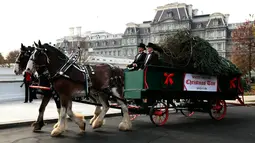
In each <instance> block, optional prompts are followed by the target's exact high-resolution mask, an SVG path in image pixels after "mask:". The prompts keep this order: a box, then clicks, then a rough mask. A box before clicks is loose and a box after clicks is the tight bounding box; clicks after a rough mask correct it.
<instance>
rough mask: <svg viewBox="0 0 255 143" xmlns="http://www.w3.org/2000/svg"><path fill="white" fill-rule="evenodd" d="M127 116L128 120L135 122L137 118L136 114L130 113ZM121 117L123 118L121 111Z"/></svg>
mask: <svg viewBox="0 0 255 143" xmlns="http://www.w3.org/2000/svg"><path fill="white" fill-rule="evenodd" d="M128 114H129V118H130V120H131V121H133V120H135V119H136V118H137V117H138V116H139V115H138V114H134V113H132V112H128ZM121 116H122V117H123V112H122V110H121Z"/></svg>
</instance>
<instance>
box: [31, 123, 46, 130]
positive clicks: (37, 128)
mask: <svg viewBox="0 0 255 143" xmlns="http://www.w3.org/2000/svg"><path fill="white" fill-rule="evenodd" d="M45 125H46V123H44V122H34V123H32V124H31V126H32V127H34V129H33V132H38V131H41V129H42V127H43V126H45Z"/></svg>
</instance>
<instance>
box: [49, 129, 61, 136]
mask: <svg viewBox="0 0 255 143" xmlns="http://www.w3.org/2000/svg"><path fill="white" fill-rule="evenodd" d="M63 132H64V131H61V130H60V129H59V128H55V129H53V130H52V132H51V136H52V137H57V136H59V135H61V134H62V133H63Z"/></svg>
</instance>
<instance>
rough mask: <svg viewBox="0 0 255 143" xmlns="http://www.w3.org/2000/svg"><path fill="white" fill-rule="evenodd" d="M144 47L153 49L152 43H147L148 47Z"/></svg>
mask: <svg viewBox="0 0 255 143" xmlns="http://www.w3.org/2000/svg"><path fill="white" fill-rule="evenodd" d="M146 47H150V48H154V44H153V43H148V45H147V46H146Z"/></svg>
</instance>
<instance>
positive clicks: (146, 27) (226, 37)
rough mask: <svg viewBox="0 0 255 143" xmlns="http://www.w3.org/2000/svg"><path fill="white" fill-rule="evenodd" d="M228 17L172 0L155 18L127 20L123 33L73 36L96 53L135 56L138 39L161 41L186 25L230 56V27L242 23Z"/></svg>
mask: <svg viewBox="0 0 255 143" xmlns="http://www.w3.org/2000/svg"><path fill="white" fill-rule="evenodd" d="M228 19H229V14H222V13H212V14H203V15H199V14H198V10H197V9H193V6H192V5H187V4H185V3H171V4H167V5H164V6H159V7H157V9H156V14H155V16H154V18H153V20H152V21H144V22H143V23H141V24H136V23H133V22H131V23H128V24H127V25H126V29H125V31H124V33H123V34H110V33H107V32H94V33H87V34H86V35H83V36H80V37H79V36H76V38H71V39H76V41H77V40H82V41H85V42H86V43H87V46H86V48H87V49H90V53H91V54H94V55H103V56H113V57H115V56H116V57H126V58H131V59H133V58H134V56H135V55H136V54H137V45H138V44H139V43H141V42H142V43H144V44H147V43H148V42H153V43H158V42H159V41H160V40H161V39H162V38H163V37H164V36H165V35H166V34H173V33H175V32H177V30H179V29H183V28H185V29H189V30H191V31H192V33H193V35H196V36H199V37H201V38H204V39H206V40H207V41H209V43H210V44H211V45H212V47H213V48H215V49H216V50H217V51H218V53H219V55H220V56H222V57H226V58H229V57H230V55H231V47H232V42H231V31H232V30H233V29H235V28H236V26H238V25H239V24H229V23H228ZM79 30H80V29H79ZM71 31H72V30H71ZM74 37H75V36H74ZM77 37H79V38H77ZM67 39H68V38H66V41H70V38H69V40H67ZM60 41H64V40H63V39H62V40H60ZM60 41H59V42H60ZM62 43H63V42H62ZM58 45H59V44H58ZM69 47H70V44H69ZM69 49H71V48H69ZM88 51H89V50H88Z"/></svg>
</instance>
